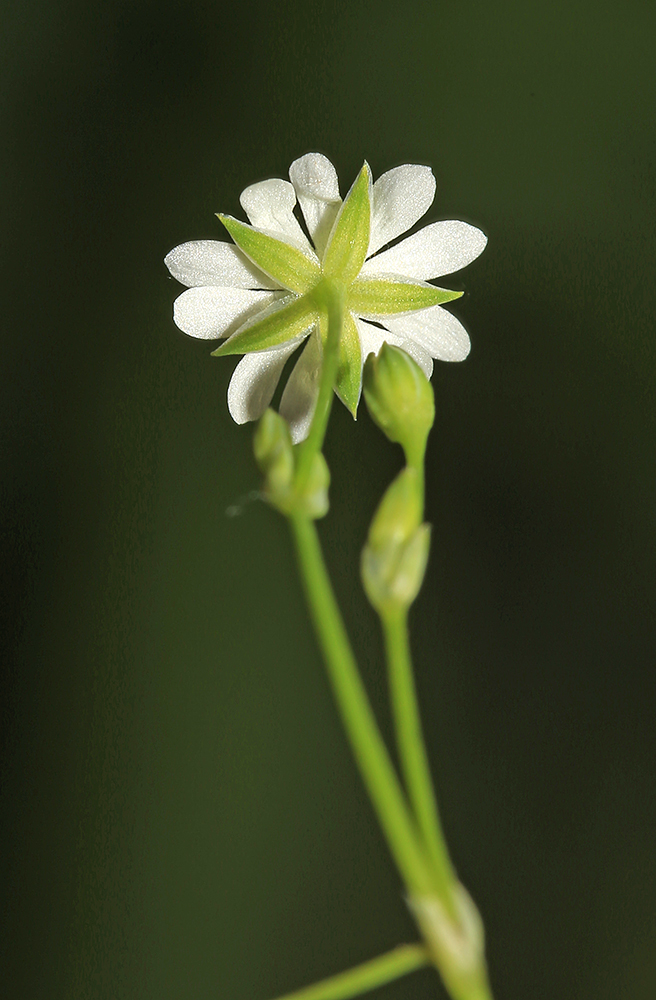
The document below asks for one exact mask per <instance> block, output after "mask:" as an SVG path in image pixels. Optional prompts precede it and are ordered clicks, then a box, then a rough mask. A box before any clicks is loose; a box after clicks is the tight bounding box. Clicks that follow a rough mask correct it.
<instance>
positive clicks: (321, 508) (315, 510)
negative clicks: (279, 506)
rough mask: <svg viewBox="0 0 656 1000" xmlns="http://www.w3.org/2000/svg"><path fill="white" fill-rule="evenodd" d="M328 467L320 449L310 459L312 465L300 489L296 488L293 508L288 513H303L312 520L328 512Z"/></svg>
mask: <svg viewBox="0 0 656 1000" xmlns="http://www.w3.org/2000/svg"><path fill="white" fill-rule="evenodd" d="M329 486H330V469H329V468H328V464H327V462H326V460H325V458H324V457H323V455H322V454H321V452H320V451H318V452H317V453H316V455H315V456H314V458H313V459H312V465H311V466H310V471H309V474H308V477H307V480H306V483H305V485H304V487H303V489H302V490H297V492H296V495H295V500H294V509H293V511H291V510H290V511H289V513H296V514H304V515H305V516H306V517H311V518H313V519H314V520H316V518H318V517H325V515H326V514H327V513H328V506H329V504H328V487H329Z"/></svg>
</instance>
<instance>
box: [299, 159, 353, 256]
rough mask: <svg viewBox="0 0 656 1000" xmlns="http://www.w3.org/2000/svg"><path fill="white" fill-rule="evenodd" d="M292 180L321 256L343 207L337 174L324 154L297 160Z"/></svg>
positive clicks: (309, 229)
mask: <svg viewBox="0 0 656 1000" xmlns="http://www.w3.org/2000/svg"><path fill="white" fill-rule="evenodd" d="M289 177H290V180H291V182H292V184H293V185H294V188H295V189H296V195H297V197H298V201H299V204H300V206H301V210H302V212H303V217H304V219H305V222H306V225H307V227H308V231H309V233H310V236H311V237H312V241H313V243H314V245H315V247H316V248H317V252H318V253H319V255H320V256H321V255H322V254H323V252H324V250H325V249H326V243H327V242H328V237H329V235H330V230H331V229H332V226H333V222H334V221H335V217H336V215H337V213H338V211H339V206H340V205H341V203H342V200H341V198H340V197H339V181H338V180H337V172H336V170H335V168H334V167H333V165H332V163H331V162H330V160H329V159H328V158H327V157H326V156H323V154H322V153H306V155H305V156H301V157H300V159H298V160H294V162H293V163H292V165H291V167H290V168H289Z"/></svg>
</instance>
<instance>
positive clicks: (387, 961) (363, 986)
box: [279, 944, 430, 1000]
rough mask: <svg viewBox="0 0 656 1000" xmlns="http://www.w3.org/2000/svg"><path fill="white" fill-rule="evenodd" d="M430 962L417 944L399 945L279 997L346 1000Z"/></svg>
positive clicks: (287, 998)
mask: <svg viewBox="0 0 656 1000" xmlns="http://www.w3.org/2000/svg"><path fill="white" fill-rule="evenodd" d="M425 965H430V958H429V956H428V952H427V951H426V948H425V947H424V946H423V945H421V944H402V945H399V947H398V948H394V949H393V950H392V951H388V952H387V954H385V955H380V956H379V957H378V958H373V959H371V961H370V962H363V964H362V965H357V966H356V967H355V968H354V969H349V970H348V971H347V972H341V973H339V975H337V976H331V977H330V978H329V979H322V980H321V982H319V983H314V984H313V985H312V986H306V987H305V988H304V989H301V990H294V992H293V993H286V994H285V996H284V997H280V998H279V1000H349V998H350V997H355V996H358V995H359V994H360V993H366V992H367V990H373V989H375V988H376V987H377V986H385V984H386V983H391V982H392V980H394V979H399V978H400V977H401V976H405V975H406V973H408V972H414V971H415V969H421V968H423V967H424V966H425Z"/></svg>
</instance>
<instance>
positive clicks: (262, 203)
mask: <svg viewBox="0 0 656 1000" xmlns="http://www.w3.org/2000/svg"><path fill="white" fill-rule="evenodd" d="M239 201H240V202H241V207H242V208H243V209H244V211H245V212H246V215H247V216H248V218H249V219H250V222H251V225H253V226H255V227H256V228H257V229H264V230H265V231H266V232H269V233H271V235H272V236H277V237H278V239H284V240H286V241H287V243H291V245H292V246H295V247H296V248H297V249H298V250H302V251H303V253H305V254H308V256H310V257H314V251H313V249H312V247H311V246H310V243H309V241H308V238H307V236H306V235H305V233H304V232H303V230H302V229H301V226H300V223H299V221H298V219H297V218H296V216H295V215H294V206H295V205H296V192H295V191H294V186H293V184H290V183H289V181H283V180H281V179H280V178H278V177H272V178H271V180H268V181H260V182H259V184H251V186H250V187H247V188H246V189H245V190H244V191H242V193H241V196H240V198H239Z"/></svg>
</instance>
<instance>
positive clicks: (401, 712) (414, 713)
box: [381, 608, 457, 919]
mask: <svg viewBox="0 0 656 1000" xmlns="http://www.w3.org/2000/svg"><path fill="white" fill-rule="evenodd" d="M381 620H382V625H383V633H384V637H385V651H386V655H387V667H388V675H389V687H390V697H391V702H392V711H393V715H394V727H395V731H396V742H397V747H398V751H399V758H400V761H401V770H402V773H403V778H404V781H405V785H406V789H407V792H408V796H409V798H410V804H411V806H412V808H413V810H414V813H415V816H416V819H417V824H418V826H419V830H420V833H421V835H422V838H423V841H424V845H425V847H426V850H427V853H428V856H429V858H430V861H431V867H432V870H433V873H434V880H435V891H436V892H437V894H438V895H439V898H440V899H441V900H442V903H443V905H444V907H445V909H446V910H447V911H448V912H449V915H450V916H451V917H453V918H454V919H457V915H456V911H455V906H454V901H453V886H454V884H455V874H454V871H453V867H452V865H451V861H450V858H449V853H448V850H447V846H446V840H445V838H444V833H443V831H442V826H441V823H440V818H439V812H438V808H437V800H436V797H435V791H434V788H433V782H432V779H431V774H430V767H429V764H428V756H427V754H426V747H425V744H424V739H423V735H422V731H421V719H420V716H419V706H418V704H417V692H416V688H415V682H414V677H413V672H412V659H411V653H410V642H409V638H408V613H407V609H405V608H404V609H399V610H396V611H388V612H385V613H383V614H382V616H381Z"/></svg>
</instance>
